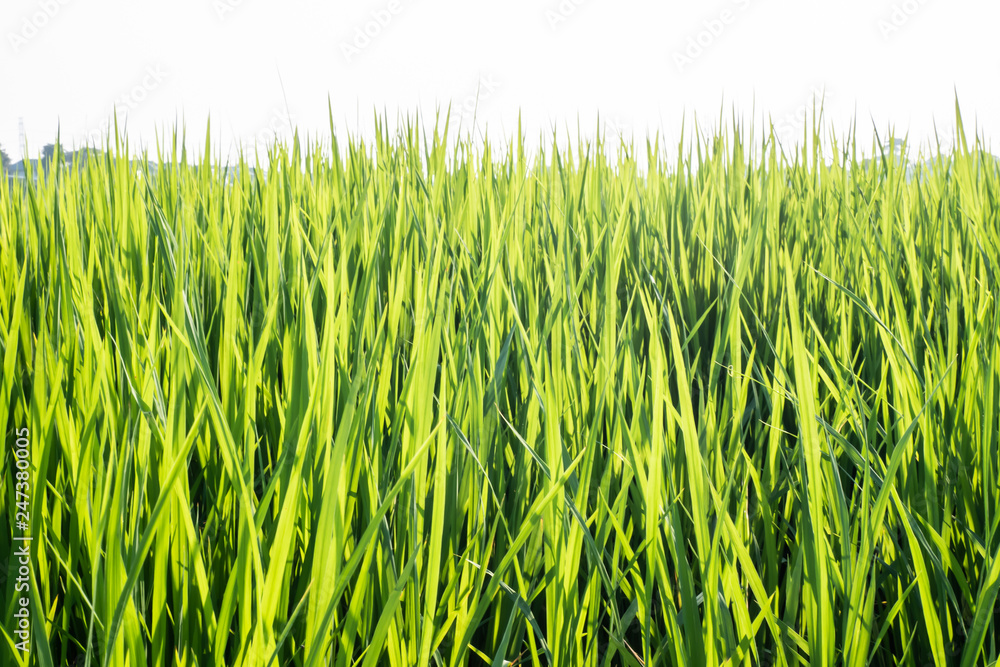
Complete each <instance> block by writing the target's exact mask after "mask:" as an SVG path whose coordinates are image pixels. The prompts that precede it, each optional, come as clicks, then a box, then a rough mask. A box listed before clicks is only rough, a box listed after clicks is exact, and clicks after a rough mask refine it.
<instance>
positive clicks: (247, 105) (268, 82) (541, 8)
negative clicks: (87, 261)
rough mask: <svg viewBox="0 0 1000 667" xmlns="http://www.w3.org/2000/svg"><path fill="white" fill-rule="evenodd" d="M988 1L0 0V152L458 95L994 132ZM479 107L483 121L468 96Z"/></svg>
mask: <svg viewBox="0 0 1000 667" xmlns="http://www.w3.org/2000/svg"><path fill="white" fill-rule="evenodd" d="M998 25H1000V2H997V0H905V1H904V0H840V1H838V2H830V1H829V0H827V1H825V2H819V1H817V0H714V1H709V2H682V1H678V0H675V1H666V2H653V1H651V0H645V1H642V0H613V1H612V0H541V1H528V0H505V1H503V2H500V1H498V0H494V1H491V2H486V1H485V0H461V1H460V0H361V1H357V2H318V1H305V0H282V1H281V2H277V1H274V0H171V1H170V2H166V1H160V2H154V1H153V0H128V1H126V0H0V38H2V39H0V145H2V146H3V147H4V149H5V150H6V151H7V152H8V153H9V154H10V155H11V156H12V157H13V158H14V159H15V160H16V159H18V158H20V157H21V156H22V148H21V145H22V144H21V128H22V127H23V132H24V135H25V136H26V137H27V142H28V146H29V149H30V151H31V153H32V154H35V153H37V151H38V150H39V149H40V148H41V146H42V145H43V144H46V143H50V142H52V141H53V140H54V138H55V135H56V132H57V130H59V131H60V132H61V136H62V137H63V142H64V143H67V144H72V143H75V144H77V145H80V144H82V143H84V142H87V141H91V142H92V141H93V140H94V139H95V138H100V137H101V136H102V134H103V131H104V129H105V128H106V126H107V125H106V124H107V120H108V118H109V117H110V116H111V114H112V112H114V111H117V113H118V117H119V120H120V121H122V122H125V121H127V127H128V134H129V136H130V137H131V139H132V141H133V143H136V144H140V145H141V144H145V145H148V146H151V147H155V138H156V136H157V132H161V133H162V132H164V131H167V132H169V131H171V130H172V129H173V127H174V126H175V125H177V126H179V125H181V124H183V126H184V128H185V129H186V132H187V137H188V146H189V149H190V150H193V151H194V152H195V153H199V152H201V151H202V150H203V147H204V141H205V134H206V122H207V120H208V118H209V117H211V122H212V134H211V136H212V142H213V146H215V148H216V150H218V151H220V153H221V154H222V155H227V154H229V152H230V151H232V150H234V149H235V148H236V147H237V146H240V145H242V146H248V145H253V144H254V142H257V143H258V144H263V143H266V142H268V141H270V140H271V139H273V138H274V137H275V136H277V137H279V138H283V137H287V136H289V133H290V128H291V127H292V126H295V127H297V128H298V129H299V130H300V132H301V133H303V134H308V135H309V136H312V137H316V138H320V139H322V138H326V139H328V138H329V132H330V124H329V116H328V106H327V104H328V100H329V103H330V105H331V107H332V111H333V120H334V124H335V127H336V128H337V131H338V134H339V133H340V132H343V131H347V130H350V131H352V132H360V133H362V134H364V133H369V134H370V133H371V132H372V126H373V122H372V120H373V117H374V114H375V113H376V111H377V112H378V113H380V114H381V113H384V114H386V115H387V116H388V117H389V118H390V119H396V118H399V117H400V114H404V115H405V114H407V113H409V114H413V113H415V112H419V113H420V114H421V115H422V117H423V118H424V120H425V121H426V120H428V119H433V117H434V113H435V110H436V109H438V108H442V109H443V108H444V107H446V106H447V105H448V103H449V102H451V104H452V105H453V113H454V114H455V115H454V118H456V119H459V118H460V119H461V120H462V121H463V124H464V125H465V126H466V127H468V126H469V125H470V124H471V123H472V121H473V116H475V124H476V127H477V128H478V130H480V131H481V130H483V129H484V128H488V133H489V136H491V137H494V136H495V137H497V138H502V137H505V136H510V135H511V134H512V133H513V132H515V131H516V127H517V120H518V115H519V114H520V116H521V118H522V122H523V124H524V127H525V128H526V130H527V131H528V132H529V134H530V135H534V136H536V137H537V136H538V135H539V132H540V131H551V128H552V127H556V128H559V130H560V132H561V133H563V134H565V133H566V132H567V131H569V132H570V133H571V134H572V135H573V136H574V137H575V135H576V131H577V128H578V127H580V128H582V130H583V132H585V133H586V132H590V131H592V129H593V128H595V127H596V126H597V114H598V112H599V113H600V114H601V119H602V121H603V123H604V125H605V130H606V132H607V133H608V135H610V136H615V135H617V134H625V135H628V136H633V135H634V136H635V137H636V138H637V139H640V140H642V139H644V138H645V136H646V134H647V132H652V133H656V132H659V133H660V134H661V136H663V137H664V138H665V139H666V140H667V141H668V142H673V141H676V137H677V136H678V135H679V131H680V128H681V121H682V119H685V118H687V119H688V124H689V127H690V121H691V119H692V118H693V117H694V115H697V118H698V119H699V122H701V123H704V124H705V125H706V126H711V125H713V124H715V123H716V122H717V121H718V119H719V114H720V111H723V113H724V114H725V117H726V118H727V119H729V118H731V117H732V113H733V112H734V111H735V113H737V114H738V115H741V116H742V117H743V118H744V119H746V120H748V121H749V120H751V119H756V121H757V122H758V123H759V121H760V119H761V118H765V117H767V116H768V115H770V118H771V119H772V120H773V122H774V123H775V124H776V127H777V130H778V133H779V135H781V136H782V138H783V139H784V140H785V141H794V140H795V139H796V138H797V137H799V136H801V128H802V121H803V118H804V114H805V109H806V108H807V107H811V105H812V101H813V98H814V96H816V95H817V93H823V92H825V105H824V109H825V112H824V113H825V117H826V118H827V120H829V121H830V122H832V124H833V125H832V126H833V128H834V130H835V131H837V133H838V134H842V133H843V131H845V130H847V128H848V126H849V125H850V124H851V122H852V121H855V122H856V123H857V129H858V136H859V137H860V138H862V139H864V140H865V141H868V142H870V140H871V137H872V129H873V128H875V129H878V130H879V132H882V131H884V130H886V129H887V128H889V127H890V125H891V126H893V127H894V128H895V131H896V133H897V134H898V135H902V134H904V133H909V136H910V138H911V140H917V141H926V140H928V139H930V138H932V137H933V135H934V128H935V123H936V127H937V129H938V132H939V133H940V134H941V136H942V138H945V137H950V136H951V133H952V131H953V129H954V118H955V114H954V109H955V98H956V94H957V96H958V100H959V102H960V104H961V107H962V113H963V117H964V121H965V126H966V131H967V132H975V131H979V132H980V133H981V134H982V135H984V136H985V137H986V138H987V139H990V138H993V137H997V136H998V130H1000V38H998V37H997V26H998ZM477 94H478V107H477V108H476V111H475V114H473V113H472V111H471V109H472V108H473V107H474V106H475V105H476V99H477Z"/></svg>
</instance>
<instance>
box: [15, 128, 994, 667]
mask: <svg viewBox="0 0 1000 667" xmlns="http://www.w3.org/2000/svg"><path fill="white" fill-rule="evenodd" d="M418 127H419V126H418V125H417V124H416V123H414V124H412V125H409V126H407V127H406V128H405V129H403V130H401V131H400V132H399V133H398V134H390V133H389V131H388V130H387V129H386V126H385V125H380V128H379V130H378V138H377V140H376V142H375V143H374V145H365V144H364V143H363V142H361V141H360V140H358V139H354V140H351V141H350V142H349V143H350V146H347V147H344V146H340V145H337V144H336V140H334V146H333V151H332V154H331V152H330V151H329V150H327V151H326V152H324V151H322V150H320V148H319V146H318V145H307V146H300V144H299V143H298V142H297V141H296V142H295V143H293V144H291V145H287V146H277V147H275V149H274V151H273V152H272V153H271V154H270V155H269V156H268V158H267V161H268V166H269V168H268V169H267V170H266V173H265V171H264V170H258V171H257V172H256V174H257V175H256V176H252V175H251V174H250V172H249V171H248V170H247V169H246V168H245V166H246V165H243V167H244V168H242V169H240V170H238V172H237V173H236V175H235V177H227V176H226V175H223V174H221V173H220V171H219V170H218V168H217V167H218V164H217V161H213V160H212V156H211V154H210V152H209V151H208V149H206V154H205V156H204V159H202V160H200V162H199V164H198V165H197V166H192V165H191V164H189V160H187V159H186V158H185V154H184V152H183V148H179V147H178V145H177V140H176V138H175V139H174V144H173V145H172V146H167V147H164V148H163V149H162V151H159V152H160V153H161V154H159V155H156V156H148V157H147V158H146V163H145V164H144V165H143V168H142V173H141V174H138V175H137V173H136V165H135V163H134V162H132V161H130V160H129V159H128V158H127V157H126V155H127V150H126V148H125V147H124V146H122V145H120V144H119V145H117V146H112V147H111V148H110V149H109V150H107V151H105V152H102V153H92V154H90V155H89V156H88V157H87V158H86V159H85V160H84V159H82V158H78V160H77V162H76V163H75V164H73V165H71V166H60V165H59V161H58V160H57V161H56V165H55V166H53V167H52V168H51V169H50V170H49V171H48V172H47V173H38V174H33V175H31V178H29V179H28V180H27V181H26V182H23V183H17V184H14V185H11V186H8V187H4V188H2V189H0V345H2V350H0V353H2V354H0V356H2V359H3V376H2V384H0V405H2V406H3V408H4V409H3V410H2V411H0V431H2V432H3V433H4V434H5V439H4V444H3V449H2V450H0V452H2V455H3V456H2V465H3V473H2V479H3V495H2V499H0V554H8V553H10V552H11V551H12V549H13V548H14V543H13V542H12V541H11V535H12V534H14V532H15V531H14V528H13V526H12V523H11V522H12V517H13V511H14V510H13V507H14V502H15V494H14V481H13V478H12V475H11V474H10V473H11V471H12V470H14V466H13V453H12V452H13V446H14V445H13V442H14V438H15V431H16V430H17V429H21V428H25V427H26V428H28V429H29V430H30V433H31V436H30V437H31V462H32V476H31V484H32V486H31V489H32V491H31V505H30V510H31V512H30V514H31V533H32V535H33V536H34V541H33V542H32V543H31V550H32V561H33V566H32V567H33V580H32V583H33V587H32V598H31V600H32V610H33V614H34V617H33V623H34V630H35V633H34V638H33V647H32V651H31V660H32V662H36V661H37V663H38V664H49V665H52V664H54V665H66V664H78V665H83V664H91V665H96V664H100V665H114V666H117V665H132V666H140V665H147V664H148V665H164V664H173V665H208V664H217V665H247V666H257V665H271V664H273V665H310V666H311V665H319V664H324V665H325V664H333V665H337V666H339V667H350V666H353V665H363V666H369V665H391V666H392V667H409V666H413V665H421V666H422V665H466V664H468V665H479V664H492V665H498V666H499V665H518V666H521V665H548V664H552V665H564V666H566V667H578V666H583V665H601V666H604V665H630V666H635V665H646V666H652V665H692V666H700V665H705V664H708V665H716V664H727V665H736V664H763V665H797V664H812V665H826V664H830V665H833V664H845V665H850V666H852V667H864V666H867V665H879V666H881V665H911V666H916V665H924V664H935V665H946V664H961V665H963V666H971V665H995V664H996V663H997V659H998V655H1000V631H998V623H1000V612H998V611H997V591H998V587H1000V531H998V521H1000V507H998V501H1000V483H998V478H997V471H998V470H1000V454H998V434H997V430H998V418H1000V404H998V401H1000V338H998V333H1000V331H998V324H1000V310H998V307H997V303H996V298H997V291H998V282H997V281H998V278H1000V276H998V275H997V272H998V270H1000V263H998V261H1000V214H998V208H1000V173H998V170H997V163H996V162H995V161H994V160H993V159H992V158H991V156H989V155H988V154H987V153H986V152H985V151H984V150H983V149H982V147H981V146H980V145H979V143H978V142H975V143H974V145H972V146H970V145H968V144H966V142H965V139H964V136H963V135H960V138H961V141H960V142H959V145H958V148H957V149H956V150H955V151H954V153H953V154H951V155H938V156H937V158H936V159H935V160H933V161H932V162H931V163H929V166H927V167H926V168H924V169H922V170H921V171H919V172H918V173H916V174H915V175H914V176H913V177H912V178H907V176H906V170H905V168H904V166H903V165H902V164H901V163H900V162H899V161H898V160H897V159H896V158H895V157H894V156H892V155H886V156H885V157H884V159H878V160H875V161H871V162H868V163H863V162H862V161H861V160H860V159H859V158H858V157H857V155H856V153H855V147H854V142H853V141H851V142H848V145H847V146H846V147H845V146H839V145H835V144H834V143H832V140H831V143H830V144H829V146H828V149H829V150H830V152H832V153H833V154H834V155H835V157H834V159H833V161H832V163H828V162H827V161H824V160H823V159H822V156H821V154H820V147H819V144H818V142H817V141H810V145H811V147H810V148H809V149H807V150H800V151H798V152H796V153H795V154H794V155H792V156H784V155H783V154H782V153H781V152H780V151H779V150H778V149H777V148H776V146H775V145H774V143H773V141H772V139H771V137H770V136H764V137H758V138H757V139H754V138H753V136H752V133H750V132H748V131H745V130H744V128H741V127H740V126H739V125H734V127H733V128H732V130H731V131H728V132H725V133H722V134H719V135H718V136H710V137H708V138H707V139H701V140H699V141H696V142H694V148H693V149H691V150H689V151H682V152H681V157H680V158H678V159H677V160H676V162H673V161H672V162H671V163H670V164H667V162H666V160H665V159H664V158H663V157H662V153H661V151H660V150H659V149H658V148H657V147H656V145H655V143H650V144H647V145H646V146H644V147H642V150H644V151H645V152H646V154H647V156H648V165H649V166H648V169H647V170H646V171H644V172H640V171H639V170H638V169H637V167H636V162H635V159H634V155H633V154H632V153H631V150H632V149H630V148H629V147H622V148H621V149H619V147H614V150H609V148H608V147H606V146H605V145H604V143H602V141H601V140H596V141H589V142H588V141H581V142H579V143H578V144H576V145H575V146H574V149H573V150H568V149H562V150H560V149H559V148H557V145H556V144H555V143H552V144H549V145H548V147H547V148H546V149H544V150H542V151H540V153H539V155H538V156H536V157H533V158H531V159H528V158H526V157H525V149H524V145H523V139H522V137H520V136H519V137H515V138H514V140H513V141H511V142H510V143H509V144H508V145H506V146H504V150H503V151H502V152H499V153H496V152H492V151H491V149H490V148H489V146H488V145H487V146H485V147H482V148H480V149H473V147H472V144H470V143H469V142H459V143H458V144H457V147H456V144H455V143H454V142H449V140H448V139H447V138H446V132H445V131H443V128H437V129H435V130H434V131H433V135H432V136H430V137H427V136H426V135H424V134H423V132H422V131H421V130H419V129H418ZM438 129H442V131H441V132H440V133H439V131H438ZM811 139H812V140H816V139H818V136H817V135H816V134H814V135H813V136H812V138H811ZM449 146H450V147H449ZM213 163H214V164H215V167H213ZM157 166H158V168H155V167H157ZM5 182H6V179H5ZM3 559H4V560H3V562H2V563H0V565H2V566H3V567H2V573H0V591H3V598H2V601H0V608H2V610H3V625H4V628H5V629H4V641H3V644H4V645H3V646H2V647H0V652H2V658H0V662H3V664H14V662H15V655H14V653H12V646H13V638H12V635H11V631H10V630H9V628H10V627H12V626H11V624H10V622H11V614H12V612H13V610H14V609H15V604H16V603H15V597H16V596H15V594H14V589H13V586H14V579H13V577H12V576H11V575H10V573H11V572H13V571H14V569H15V567H16V566H15V565H14V563H13V560H12V559H9V558H7V557H6V556H4V557H3ZM18 655H20V654H18ZM17 659H20V657H17ZM88 661H89V663H88Z"/></svg>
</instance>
